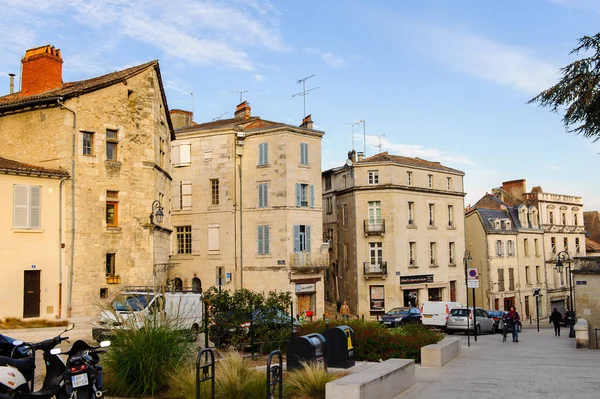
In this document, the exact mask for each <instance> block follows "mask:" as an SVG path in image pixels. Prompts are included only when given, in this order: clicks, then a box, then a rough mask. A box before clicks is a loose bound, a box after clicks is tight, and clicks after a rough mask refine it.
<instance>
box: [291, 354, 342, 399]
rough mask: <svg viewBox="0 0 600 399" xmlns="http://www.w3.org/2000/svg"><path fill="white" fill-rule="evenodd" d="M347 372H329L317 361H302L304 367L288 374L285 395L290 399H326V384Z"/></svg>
mask: <svg viewBox="0 0 600 399" xmlns="http://www.w3.org/2000/svg"><path fill="white" fill-rule="evenodd" d="M343 375H346V373H328V372H327V370H325V367H323V366H322V365H321V364H319V363H316V362H308V363H302V368H301V369H299V370H294V371H293V372H289V373H287V374H286V376H285V378H284V379H283V392H284V394H283V396H284V397H285V398H288V399H325V385H326V384H327V383H328V382H331V381H333V380H335V379H337V378H339V377H341V376H343Z"/></svg>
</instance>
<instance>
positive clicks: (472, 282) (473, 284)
mask: <svg viewBox="0 0 600 399" xmlns="http://www.w3.org/2000/svg"><path fill="white" fill-rule="evenodd" d="M467 288H479V280H467Z"/></svg>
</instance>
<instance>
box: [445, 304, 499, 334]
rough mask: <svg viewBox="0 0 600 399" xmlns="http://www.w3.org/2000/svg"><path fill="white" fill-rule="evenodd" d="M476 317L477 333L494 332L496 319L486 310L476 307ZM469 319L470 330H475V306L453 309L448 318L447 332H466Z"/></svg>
mask: <svg viewBox="0 0 600 399" xmlns="http://www.w3.org/2000/svg"><path fill="white" fill-rule="evenodd" d="M475 318H476V319H477V334H483V333H492V332H493V331H494V319H493V318H492V316H490V315H489V314H488V313H487V312H486V311H485V310H483V309H482V308H476V309H475ZM467 320H468V323H469V324H468V325H469V331H471V332H474V328H473V308H469V309H467V308H455V309H452V310H451V311H450V314H449V315H448V318H447V319H446V332H447V333H448V334H450V335H452V334H454V333H455V332H466V331H467Z"/></svg>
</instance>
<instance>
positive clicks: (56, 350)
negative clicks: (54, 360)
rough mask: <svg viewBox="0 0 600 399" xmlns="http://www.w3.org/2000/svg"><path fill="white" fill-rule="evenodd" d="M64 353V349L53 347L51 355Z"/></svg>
mask: <svg viewBox="0 0 600 399" xmlns="http://www.w3.org/2000/svg"><path fill="white" fill-rule="evenodd" d="M61 353H62V350H61V349H60V348H52V349H50V354H51V355H60V354H61Z"/></svg>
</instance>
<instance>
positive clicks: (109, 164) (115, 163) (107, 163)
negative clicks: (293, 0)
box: [104, 159, 123, 169]
mask: <svg viewBox="0 0 600 399" xmlns="http://www.w3.org/2000/svg"><path fill="white" fill-rule="evenodd" d="M121 165H123V164H122V163H121V162H119V161H113V160H110V159H107V160H106V161H104V166H106V167H107V168H114V169H121Z"/></svg>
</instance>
